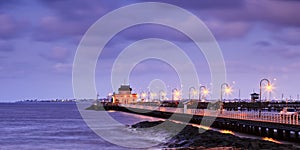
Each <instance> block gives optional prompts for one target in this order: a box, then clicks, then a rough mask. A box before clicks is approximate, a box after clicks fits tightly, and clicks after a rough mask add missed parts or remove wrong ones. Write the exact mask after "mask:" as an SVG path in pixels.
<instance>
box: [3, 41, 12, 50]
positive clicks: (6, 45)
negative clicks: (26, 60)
mask: <svg viewBox="0 0 300 150" xmlns="http://www.w3.org/2000/svg"><path fill="white" fill-rule="evenodd" d="M13 51H14V46H13V44H11V43H9V42H6V41H0V52H13Z"/></svg>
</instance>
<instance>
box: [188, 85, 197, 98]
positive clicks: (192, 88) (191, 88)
mask: <svg viewBox="0 0 300 150" xmlns="http://www.w3.org/2000/svg"><path fill="white" fill-rule="evenodd" d="M191 90H193V95H195V94H194V92H195V91H196V89H195V87H190V88H189V100H191Z"/></svg>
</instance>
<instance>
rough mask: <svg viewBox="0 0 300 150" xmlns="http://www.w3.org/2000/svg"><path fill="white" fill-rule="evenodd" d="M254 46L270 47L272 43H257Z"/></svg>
mask: <svg viewBox="0 0 300 150" xmlns="http://www.w3.org/2000/svg"><path fill="white" fill-rule="evenodd" d="M254 45H256V46H260V47H268V46H271V45H272V43H271V42H269V41H257V42H255V43H254Z"/></svg>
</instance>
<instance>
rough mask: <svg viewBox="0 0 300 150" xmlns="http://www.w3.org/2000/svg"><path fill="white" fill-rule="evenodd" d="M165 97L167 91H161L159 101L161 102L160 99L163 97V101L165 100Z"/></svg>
mask: <svg viewBox="0 0 300 150" xmlns="http://www.w3.org/2000/svg"><path fill="white" fill-rule="evenodd" d="M164 96H165V91H164V90H160V91H159V100H161V99H160V98H161V97H162V100H163V99H164Z"/></svg>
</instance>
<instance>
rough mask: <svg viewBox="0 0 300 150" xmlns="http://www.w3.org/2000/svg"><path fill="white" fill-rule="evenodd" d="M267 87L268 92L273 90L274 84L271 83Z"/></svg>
mask: <svg viewBox="0 0 300 150" xmlns="http://www.w3.org/2000/svg"><path fill="white" fill-rule="evenodd" d="M265 88H266V90H267V91H268V92H271V91H272V90H273V86H272V85H271V84H269V85H267V86H266V87H265Z"/></svg>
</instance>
